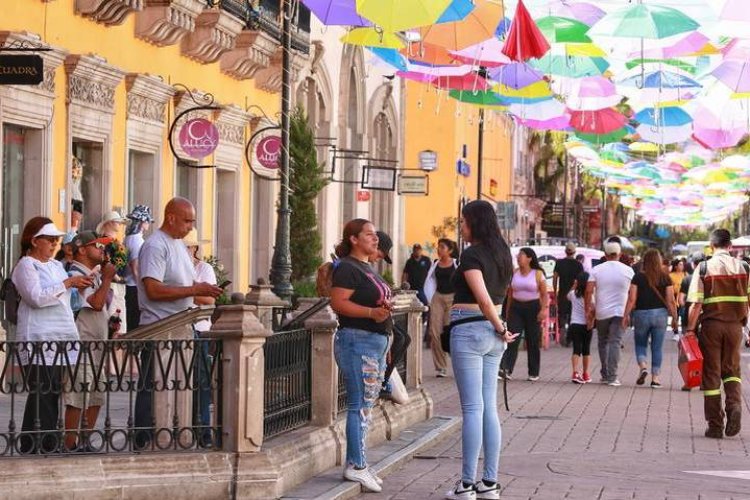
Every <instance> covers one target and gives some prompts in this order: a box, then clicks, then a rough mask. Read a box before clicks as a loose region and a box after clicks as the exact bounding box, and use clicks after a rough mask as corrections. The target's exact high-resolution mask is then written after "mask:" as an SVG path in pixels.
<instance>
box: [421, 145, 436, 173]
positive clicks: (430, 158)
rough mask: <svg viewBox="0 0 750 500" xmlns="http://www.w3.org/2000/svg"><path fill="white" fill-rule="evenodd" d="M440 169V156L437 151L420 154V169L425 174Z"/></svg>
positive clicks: (426, 151)
mask: <svg viewBox="0 0 750 500" xmlns="http://www.w3.org/2000/svg"><path fill="white" fill-rule="evenodd" d="M437 167H438V156H437V153H436V152H435V151H432V150H429V149H427V150H425V151H420V152H419V168H421V169H422V170H424V171H425V172H432V171H434V170H437Z"/></svg>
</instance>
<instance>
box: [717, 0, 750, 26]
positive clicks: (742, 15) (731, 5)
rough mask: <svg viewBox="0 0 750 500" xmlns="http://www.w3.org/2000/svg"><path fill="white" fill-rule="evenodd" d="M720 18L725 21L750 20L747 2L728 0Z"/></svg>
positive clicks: (743, 0)
mask: <svg viewBox="0 0 750 500" xmlns="http://www.w3.org/2000/svg"><path fill="white" fill-rule="evenodd" d="M719 18H720V19H723V20H725V21H742V22H747V21H750V12H748V10H747V2H746V1H745V0H727V3H725V4H724V8H723V9H722V11H721V15H720V16H719Z"/></svg>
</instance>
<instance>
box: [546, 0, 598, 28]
mask: <svg viewBox="0 0 750 500" xmlns="http://www.w3.org/2000/svg"><path fill="white" fill-rule="evenodd" d="M550 10H551V11H552V14H554V15H556V16H562V17H569V18H571V19H577V20H578V21H581V22H582V23H583V24H585V25H586V26H593V24H594V23H596V22H597V21H598V20H599V19H601V18H602V17H604V16H605V15H606V12H604V11H603V10H602V9H600V8H599V7H597V6H596V5H594V4H592V3H588V2H575V3H571V2H568V1H566V0H559V1H557V2H552V5H551V9H550Z"/></svg>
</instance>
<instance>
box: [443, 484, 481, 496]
mask: <svg viewBox="0 0 750 500" xmlns="http://www.w3.org/2000/svg"><path fill="white" fill-rule="evenodd" d="M445 498H447V499H448V500H474V499H475V498H477V494H476V492H475V491H474V485H473V484H472V485H471V486H469V487H468V488H464V483H463V481H461V480H460V479H459V480H458V481H456V485H455V486H454V487H453V489H452V490H449V491H448V492H446V493H445Z"/></svg>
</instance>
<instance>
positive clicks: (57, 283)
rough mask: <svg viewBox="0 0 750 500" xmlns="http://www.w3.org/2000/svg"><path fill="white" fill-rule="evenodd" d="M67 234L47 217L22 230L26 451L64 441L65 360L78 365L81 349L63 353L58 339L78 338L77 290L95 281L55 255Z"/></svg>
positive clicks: (20, 321) (19, 284) (17, 280)
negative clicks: (69, 269)
mask: <svg viewBox="0 0 750 500" xmlns="http://www.w3.org/2000/svg"><path fill="white" fill-rule="evenodd" d="M64 234H65V233H64V232H63V231H60V230H59V229H57V228H56V227H55V224H54V223H53V222H52V221H51V220H50V219H48V218H46V217H34V218H32V219H31V220H29V221H28V222H27V223H26V225H25V226H24V228H23V233H22V234H21V258H20V259H19V261H18V263H17V264H16V266H15V268H14V269H13V274H12V278H11V279H12V281H13V284H14V285H15V287H16V289H17V290H18V294H19V295H20V296H21V301H20V303H19V305H18V318H17V325H16V339H15V340H16V341H18V342H29V344H21V345H19V346H18V349H19V358H18V359H20V362H21V364H22V365H23V369H24V378H25V379H26V381H27V383H28V387H29V396H28V397H27V398H26V407H25V408H24V413H23V424H22V426H21V430H22V434H21V437H20V440H21V445H20V448H19V450H20V451H21V453H39V452H51V451H54V450H55V449H57V448H59V446H60V442H59V439H58V436H57V431H56V430H55V429H56V428H57V423H58V420H59V408H60V405H59V402H60V401H59V400H60V393H61V380H62V373H63V366H61V364H62V362H63V359H65V357H66V356H67V359H68V360H69V361H68V362H69V363H70V365H71V366H75V363H76V360H77V358H78V351H77V350H70V351H69V352H68V353H67V355H66V356H61V355H60V354H59V353H58V351H59V349H58V347H59V345H60V344H56V342H59V341H62V342H71V341H77V340H78V330H77V328H76V324H75V320H74V318H73V311H72V310H71V308H70V296H71V290H72V289H73V288H78V289H83V288H86V287H89V286H91V285H92V283H93V282H92V279H91V278H90V277H89V276H71V277H68V273H66V272H65V269H64V268H63V265H62V263H60V262H59V261H57V260H55V259H54V256H55V252H56V251H57V247H58V246H59V244H60V239H61V238H62V236H63V235H64ZM31 342H35V344H33V345H32V344H30V343H31ZM10 356H11V354H10V353H9V356H8V357H9V358H10ZM45 431H52V432H45ZM14 446H15V444H14Z"/></svg>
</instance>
